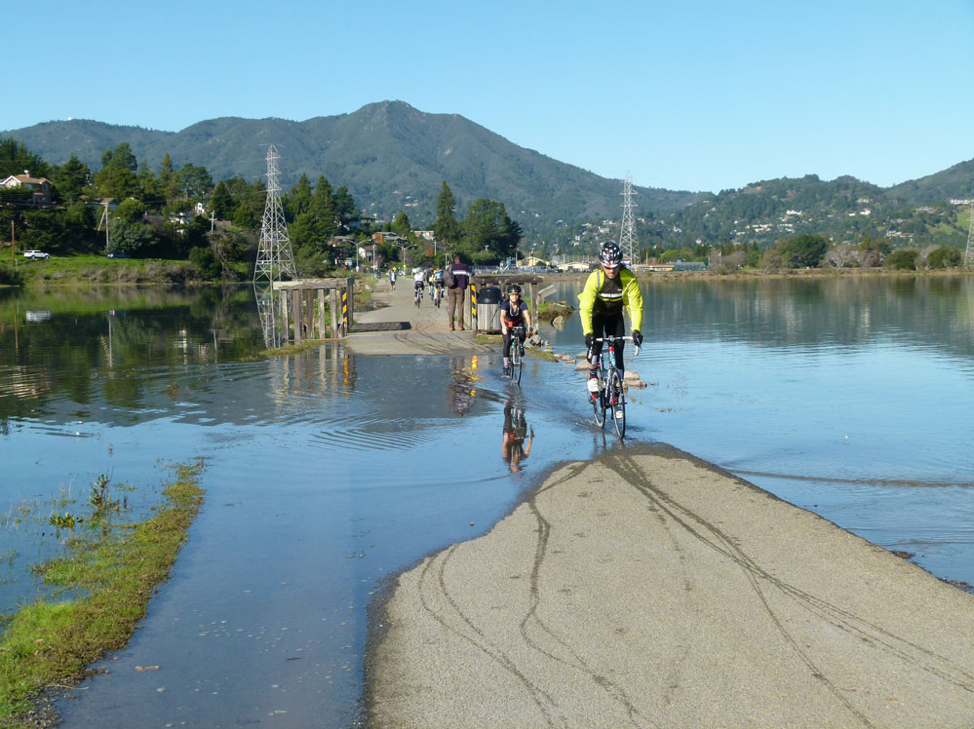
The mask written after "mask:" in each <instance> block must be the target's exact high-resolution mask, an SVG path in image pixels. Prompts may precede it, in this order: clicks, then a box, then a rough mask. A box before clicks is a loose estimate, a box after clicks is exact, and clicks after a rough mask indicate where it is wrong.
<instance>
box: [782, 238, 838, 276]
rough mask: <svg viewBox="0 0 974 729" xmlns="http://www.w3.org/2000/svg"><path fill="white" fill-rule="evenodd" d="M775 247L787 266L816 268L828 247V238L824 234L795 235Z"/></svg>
mask: <svg viewBox="0 0 974 729" xmlns="http://www.w3.org/2000/svg"><path fill="white" fill-rule="evenodd" d="M775 247H776V248H777V249H778V252H779V254H780V256H781V261H782V263H783V265H784V266H785V267H787V268H818V265H819V264H820V263H821V262H822V259H823V258H824V257H825V252H826V251H828V249H829V239H828V238H826V237H825V236H824V235H809V234H805V235H797V236H795V237H794V238H787V239H785V240H783V241H781V242H780V243H778V245H777V246H775Z"/></svg>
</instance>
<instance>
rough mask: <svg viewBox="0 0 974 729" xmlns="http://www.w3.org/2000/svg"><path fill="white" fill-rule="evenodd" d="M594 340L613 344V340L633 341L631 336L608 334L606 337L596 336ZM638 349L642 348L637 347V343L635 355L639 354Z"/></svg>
mask: <svg viewBox="0 0 974 729" xmlns="http://www.w3.org/2000/svg"><path fill="white" fill-rule="evenodd" d="M594 341H596V342H608V343H609V344H613V343H614V342H631V341H633V339H632V337H613V336H608V337H596V338H595V340H594ZM640 349H642V347H639V346H638V345H637V347H636V353H635V355H634V356H637V357H638V356H639V350H640Z"/></svg>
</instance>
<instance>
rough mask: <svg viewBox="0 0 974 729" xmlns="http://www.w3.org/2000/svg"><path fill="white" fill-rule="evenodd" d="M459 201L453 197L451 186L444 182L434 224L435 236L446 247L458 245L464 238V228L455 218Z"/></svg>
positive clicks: (437, 203) (437, 201)
mask: <svg viewBox="0 0 974 729" xmlns="http://www.w3.org/2000/svg"><path fill="white" fill-rule="evenodd" d="M456 209H457V200H456V198H455V197H454V196H453V191H452V190H450V186H449V185H447V184H446V180H443V184H442V185H440V195H439V197H438V198H437V200H436V222H434V223H433V235H435V236H436V239H437V240H438V241H440V242H441V243H442V244H443V245H444V246H446V245H449V244H451V243H458V242H459V241H460V238H461V237H462V234H463V233H462V227H461V225H460V223H459V222H458V221H457V219H456V217H454V213H455V212H456Z"/></svg>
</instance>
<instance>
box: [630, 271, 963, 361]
mask: <svg viewBox="0 0 974 729" xmlns="http://www.w3.org/2000/svg"><path fill="white" fill-rule="evenodd" d="M650 282H651V283H650V284H645V283H644V286H643V291H644V294H643V296H644V301H645V312H646V317H647V327H648V328H649V330H650V331H654V332H656V333H658V334H665V336H666V337H667V338H668V339H676V340H679V339H680V337H681V333H686V335H687V336H688V337H693V338H696V335H695V334H694V333H693V330H694V329H704V330H705V331H707V332H710V333H714V332H715V333H716V334H717V336H720V337H723V338H726V339H731V340H742V341H746V342H748V343H751V344H759V345H767V346H803V345H816V344H822V343H826V344H859V343H863V342H866V341H868V340H869V339H870V338H872V337H875V336H876V335H877V334H886V333H890V332H892V333H895V334H897V335H902V336H905V337H906V338H908V339H913V340H914V341H916V342H917V343H924V344H933V345H935V346H938V347H943V348H946V349H949V350H951V351H953V352H955V353H960V354H963V355H970V354H972V353H974V320H972V313H971V312H972V308H974V279H971V278H970V277H968V276H963V275H952V276H916V277H914V276H903V277H892V276H861V277H848V276H842V277H836V278H816V279H808V280H792V279H785V278H780V279H754V280H749V279H745V280H740V279H739V280H731V281H727V280H722V279H707V280H699V281H672V280H669V281H654V280H652V279H651V278H650Z"/></svg>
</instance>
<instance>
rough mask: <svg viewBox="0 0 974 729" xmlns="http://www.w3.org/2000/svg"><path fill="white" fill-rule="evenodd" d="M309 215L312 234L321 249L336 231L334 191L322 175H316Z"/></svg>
mask: <svg viewBox="0 0 974 729" xmlns="http://www.w3.org/2000/svg"><path fill="white" fill-rule="evenodd" d="M310 212H311V215H312V216H313V218H314V234H315V238H316V239H317V240H316V241H315V243H316V245H317V247H318V250H320V251H323V250H325V247H326V246H327V243H328V239H329V238H331V237H332V236H333V235H335V233H336V232H338V224H337V220H336V214H335V191H334V189H333V188H332V186H331V183H330V182H328V180H326V179H325V176H324V175H320V176H319V177H318V183H317V184H316V185H315V193H314V196H313V197H312V198H311V208H310Z"/></svg>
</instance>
